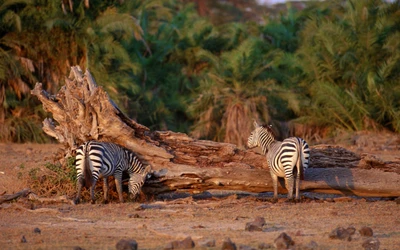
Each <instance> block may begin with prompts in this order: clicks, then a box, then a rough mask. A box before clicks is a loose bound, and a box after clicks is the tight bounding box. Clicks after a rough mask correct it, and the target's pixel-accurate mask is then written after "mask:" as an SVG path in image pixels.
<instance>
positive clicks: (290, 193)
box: [285, 175, 294, 201]
mask: <svg viewBox="0 0 400 250" xmlns="http://www.w3.org/2000/svg"><path fill="white" fill-rule="evenodd" d="M285 185H286V189H287V191H288V200H289V201H292V200H293V188H294V177H293V175H292V176H289V177H288V176H286V177H285Z"/></svg>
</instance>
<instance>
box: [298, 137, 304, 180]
mask: <svg viewBox="0 0 400 250" xmlns="http://www.w3.org/2000/svg"><path fill="white" fill-rule="evenodd" d="M298 148H299V150H298V154H299V155H298V158H297V164H298V165H297V166H298V168H300V180H304V167H303V158H304V155H303V147H302V144H301V143H300V142H299V147H298Z"/></svg>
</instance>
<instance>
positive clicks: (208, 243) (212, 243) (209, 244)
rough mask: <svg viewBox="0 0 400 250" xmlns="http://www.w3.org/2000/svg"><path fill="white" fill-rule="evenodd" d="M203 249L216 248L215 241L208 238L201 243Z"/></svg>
mask: <svg viewBox="0 0 400 250" xmlns="http://www.w3.org/2000/svg"><path fill="white" fill-rule="evenodd" d="M199 245H200V246H201V247H215V239H212V238H208V239H204V240H202V241H200V242H199Z"/></svg>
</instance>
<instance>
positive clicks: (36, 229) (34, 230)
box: [33, 227, 42, 234]
mask: <svg viewBox="0 0 400 250" xmlns="http://www.w3.org/2000/svg"><path fill="white" fill-rule="evenodd" d="M33 232H34V233H36V234H40V233H41V232H42V231H41V230H40V229H39V228H38V227H35V228H34V229H33Z"/></svg>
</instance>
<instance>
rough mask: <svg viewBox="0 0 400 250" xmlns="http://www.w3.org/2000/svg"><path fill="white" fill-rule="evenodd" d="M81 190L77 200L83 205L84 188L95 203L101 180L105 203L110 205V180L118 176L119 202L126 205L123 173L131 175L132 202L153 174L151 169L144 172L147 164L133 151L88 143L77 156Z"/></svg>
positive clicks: (102, 143) (110, 144)
mask: <svg viewBox="0 0 400 250" xmlns="http://www.w3.org/2000/svg"><path fill="white" fill-rule="evenodd" d="M75 164H76V171H77V189H78V194H77V196H76V198H75V200H74V203H75V204H77V203H79V201H80V197H81V190H82V186H86V187H87V188H90V197H91V201H92V203H94V202H95V199H94V188H95V186H96V182H97V181H98V179H99V178H100V177H103V179H104V185H103V190H104V203H107V202H108V180H107V179H108V176H111V175H114V178H115V184H116V188H117V191H118V196H119V201H120V202H121V203H122V202H124V199H123V197H122V172H124V171H127V172H128V174H129V192H130V193H131V196H132V198H135V197H136V195H137V194H138V193H139V192H140V189H141V187H142V186H143V184H144V182H145V180H146V178H147V177H148V175H149V174H150V172H151V166H150V165H148V166H146V167H145V168H144V166H143V164H142V163H141V162H140V160H139V159H138V158H137V157H136V155H135V154H134V153H133V152H131V151H130V150H128V149H126V148H123V147H120V146H118V145H116V144H113V143H108V142H98V141H88V142H86V143H84V144H82V145H81V146H80V147H79V148H78V150H77V155H76V162H75Z"/></svg>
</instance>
